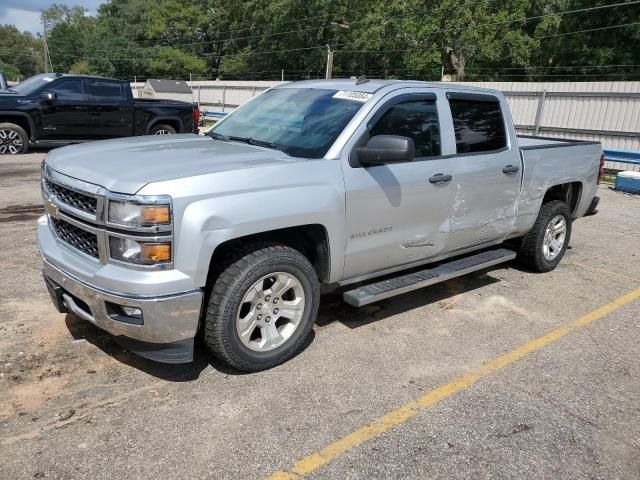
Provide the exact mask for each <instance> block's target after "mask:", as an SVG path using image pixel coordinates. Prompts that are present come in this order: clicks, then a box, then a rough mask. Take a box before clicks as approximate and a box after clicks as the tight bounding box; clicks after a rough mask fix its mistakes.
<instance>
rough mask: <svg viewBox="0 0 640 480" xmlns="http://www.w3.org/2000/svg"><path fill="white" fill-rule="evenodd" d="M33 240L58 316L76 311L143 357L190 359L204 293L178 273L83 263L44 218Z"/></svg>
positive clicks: (178, 361)
mask: <svg viewBox="0 0 640 480" xmlns="http://www.w3.org/2000/svg"><path fill="white" fill-rule="evenodd" d="M37 237H38V249H39V250H40V254H41V256H42V260H43V263H44V267H43V274H44V278H45V281H46V284H47V287H48V289H49V292H50V293H51V298H52V300H53V302H54V304H55V306H56V308H58V310H59V311H60V312H73V313H75V314H76V315H78V316H79V317H81V318H83V319H84V320H87V321H89V322H91V323H93V324H94V325H96V326H98V327H99V328H101V329H103V330H105V331H107V332H109V333H111V334H113V335H114V336H115V340H116V341H118V342H119V343H121V344H122V345H123V346H125V348H127V349H128V350H130V351H132V352H134V353H137V354H139V355H141V356H143V357H146V358H150V359H152V360H156V361H160V362H167V363H186V362H189V361H191V360H192V359H193V345H194V338H195V336H196V333H197V331H198V323H199V320H200V311H201V307H202V299H203V292H202V289H200V288H196V289H194V288H193V287H192V286H190V285H189V282H188V280H189V279H188V277H186V276H185V275H184V274H183V273H181V272H179V271H178V270H175V269H172V270H165V271H157V272H143V271H136V270H130V269H128V268H125V267H121V266H116V265H111V264H108V265H101V264H99V263H98V262H94V261H92V260H91V259H85V258H83V256H82V255H81V254H79V253H77V252H75V251H74V250H73V249H72V248H70V247H67V246H66V245H65V244H64V243H62V242H60V241H58V240H57V239H56V238H54V236H53V234H52V232H51V229H50V228H49V225H48V221H47V217H42V218H40V220H39V222H38V235H37ZM185 287H186V288H185ZM124 292H126V293H124ZM176 292H177V293H176ZM122 306H126V307H133V308H137V309H139V310H140V311H141V313H142V315H141V318H135V317H128V316H126V315H121V313H123V312H122V310H121V308H120V307H122Z"/></svg>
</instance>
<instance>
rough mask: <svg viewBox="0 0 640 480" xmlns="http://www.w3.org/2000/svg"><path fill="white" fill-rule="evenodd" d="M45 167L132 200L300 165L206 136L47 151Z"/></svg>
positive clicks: (117, 141)
mask: <svg viewBox="0 0 640 480" xmlns="http://www.w3.org/2000/svg"><path fill="white" fill-rule="evenodd" d="M45 161H46V163H47V165H48V166H49V167H51V168H52V169H53V170H55V171H57V172H60V173H62V174H64V175H68V176H70V177H73V178H76V179H78V180H83V181H85V182H89V183H93V184H95V185H100V186H102V187H104V188H106V189H107V190H109V191H111V192H116V193H128V194H133V193H136V192H137V191H138V190H140V189H141V188H142V187H143V186H145V185H146V184H148V183H154V182H161V181H165V180H175V179H179V178H185V177H192V176H197V175H204V174H209V173H216V172H225V171H230V170H240V169H249V168H257V167H263V166H267V165H276V164H284V163H292V162H297V161H300V159H298V158H293V157H289V156H288V155H286V154H284V153H282V152H279V151H277V150H271V149H267V148H262V147H257V146H253V145H246V144H243V143H237V142H224V141H220V140H213V139H212V138H210V137H208V136H199V135H193V134H185V135H154V136H146V137H132V138H124V139H115V140H106V141H101V142H91V143H85V144H81V145H72V146H69V147H64V148H59V149H57V150H52V151H51V152H50V153H49V154H48V155H47V158H46V160H45Z"/></svg>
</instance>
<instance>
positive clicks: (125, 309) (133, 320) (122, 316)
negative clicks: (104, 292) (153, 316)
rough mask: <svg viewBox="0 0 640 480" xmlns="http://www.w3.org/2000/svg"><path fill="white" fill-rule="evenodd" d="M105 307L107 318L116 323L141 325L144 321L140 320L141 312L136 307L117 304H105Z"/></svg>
mask: <svg viewBox="0 0 640 480" xmlns="http://www.w3.org/2000/svg"><path fill="white" fill-rule="evenodd" d="M105 306H106V307H107V313H108V314H109V317H111V318H112V319H113V320H117V321H118V322H123V323H130V324H133V325H142V324H144V320H143V318H142V310H141V309H140V308H137V307H130V306H128V305H120V304H118V303H112V302H105Z"/></svg>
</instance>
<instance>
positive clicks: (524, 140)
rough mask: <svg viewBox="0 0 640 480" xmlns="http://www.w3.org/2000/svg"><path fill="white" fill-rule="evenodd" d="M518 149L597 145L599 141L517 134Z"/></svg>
mask: <svg viewBox="0 0 640 480" xmlns="http://www.w3.org/2000/svg"><path fill="white" fill-rule="evenodd" d="M517 138H518V147H519V148H520V150H535V149H538V148H557V147H571V146H577V145H599V142H589V141H584V140H571V139H568V138H549V137H537V136H532V135H518V136H517Z"/></svg>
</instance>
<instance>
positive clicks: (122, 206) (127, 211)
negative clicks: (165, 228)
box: [109, 200, 171, 227]
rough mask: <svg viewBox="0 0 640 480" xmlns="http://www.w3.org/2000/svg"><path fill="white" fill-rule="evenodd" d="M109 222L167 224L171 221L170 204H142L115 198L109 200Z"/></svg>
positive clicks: (137, 224) (148, 224)
mask: <svg viewBox="0 0 640 480" xmlns="http://www.w3.org/2000/svg"><path fill="white" fill-rule="evenodd" d="M109 222H110V223H116V224H119V225H136V226H142V227H146V226H152V225H168V224H170V223H171V206H170V205H156V204H153V205H143V204H138V203H131V202H121V201H117V200H110V201H109Z"/></svg>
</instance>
